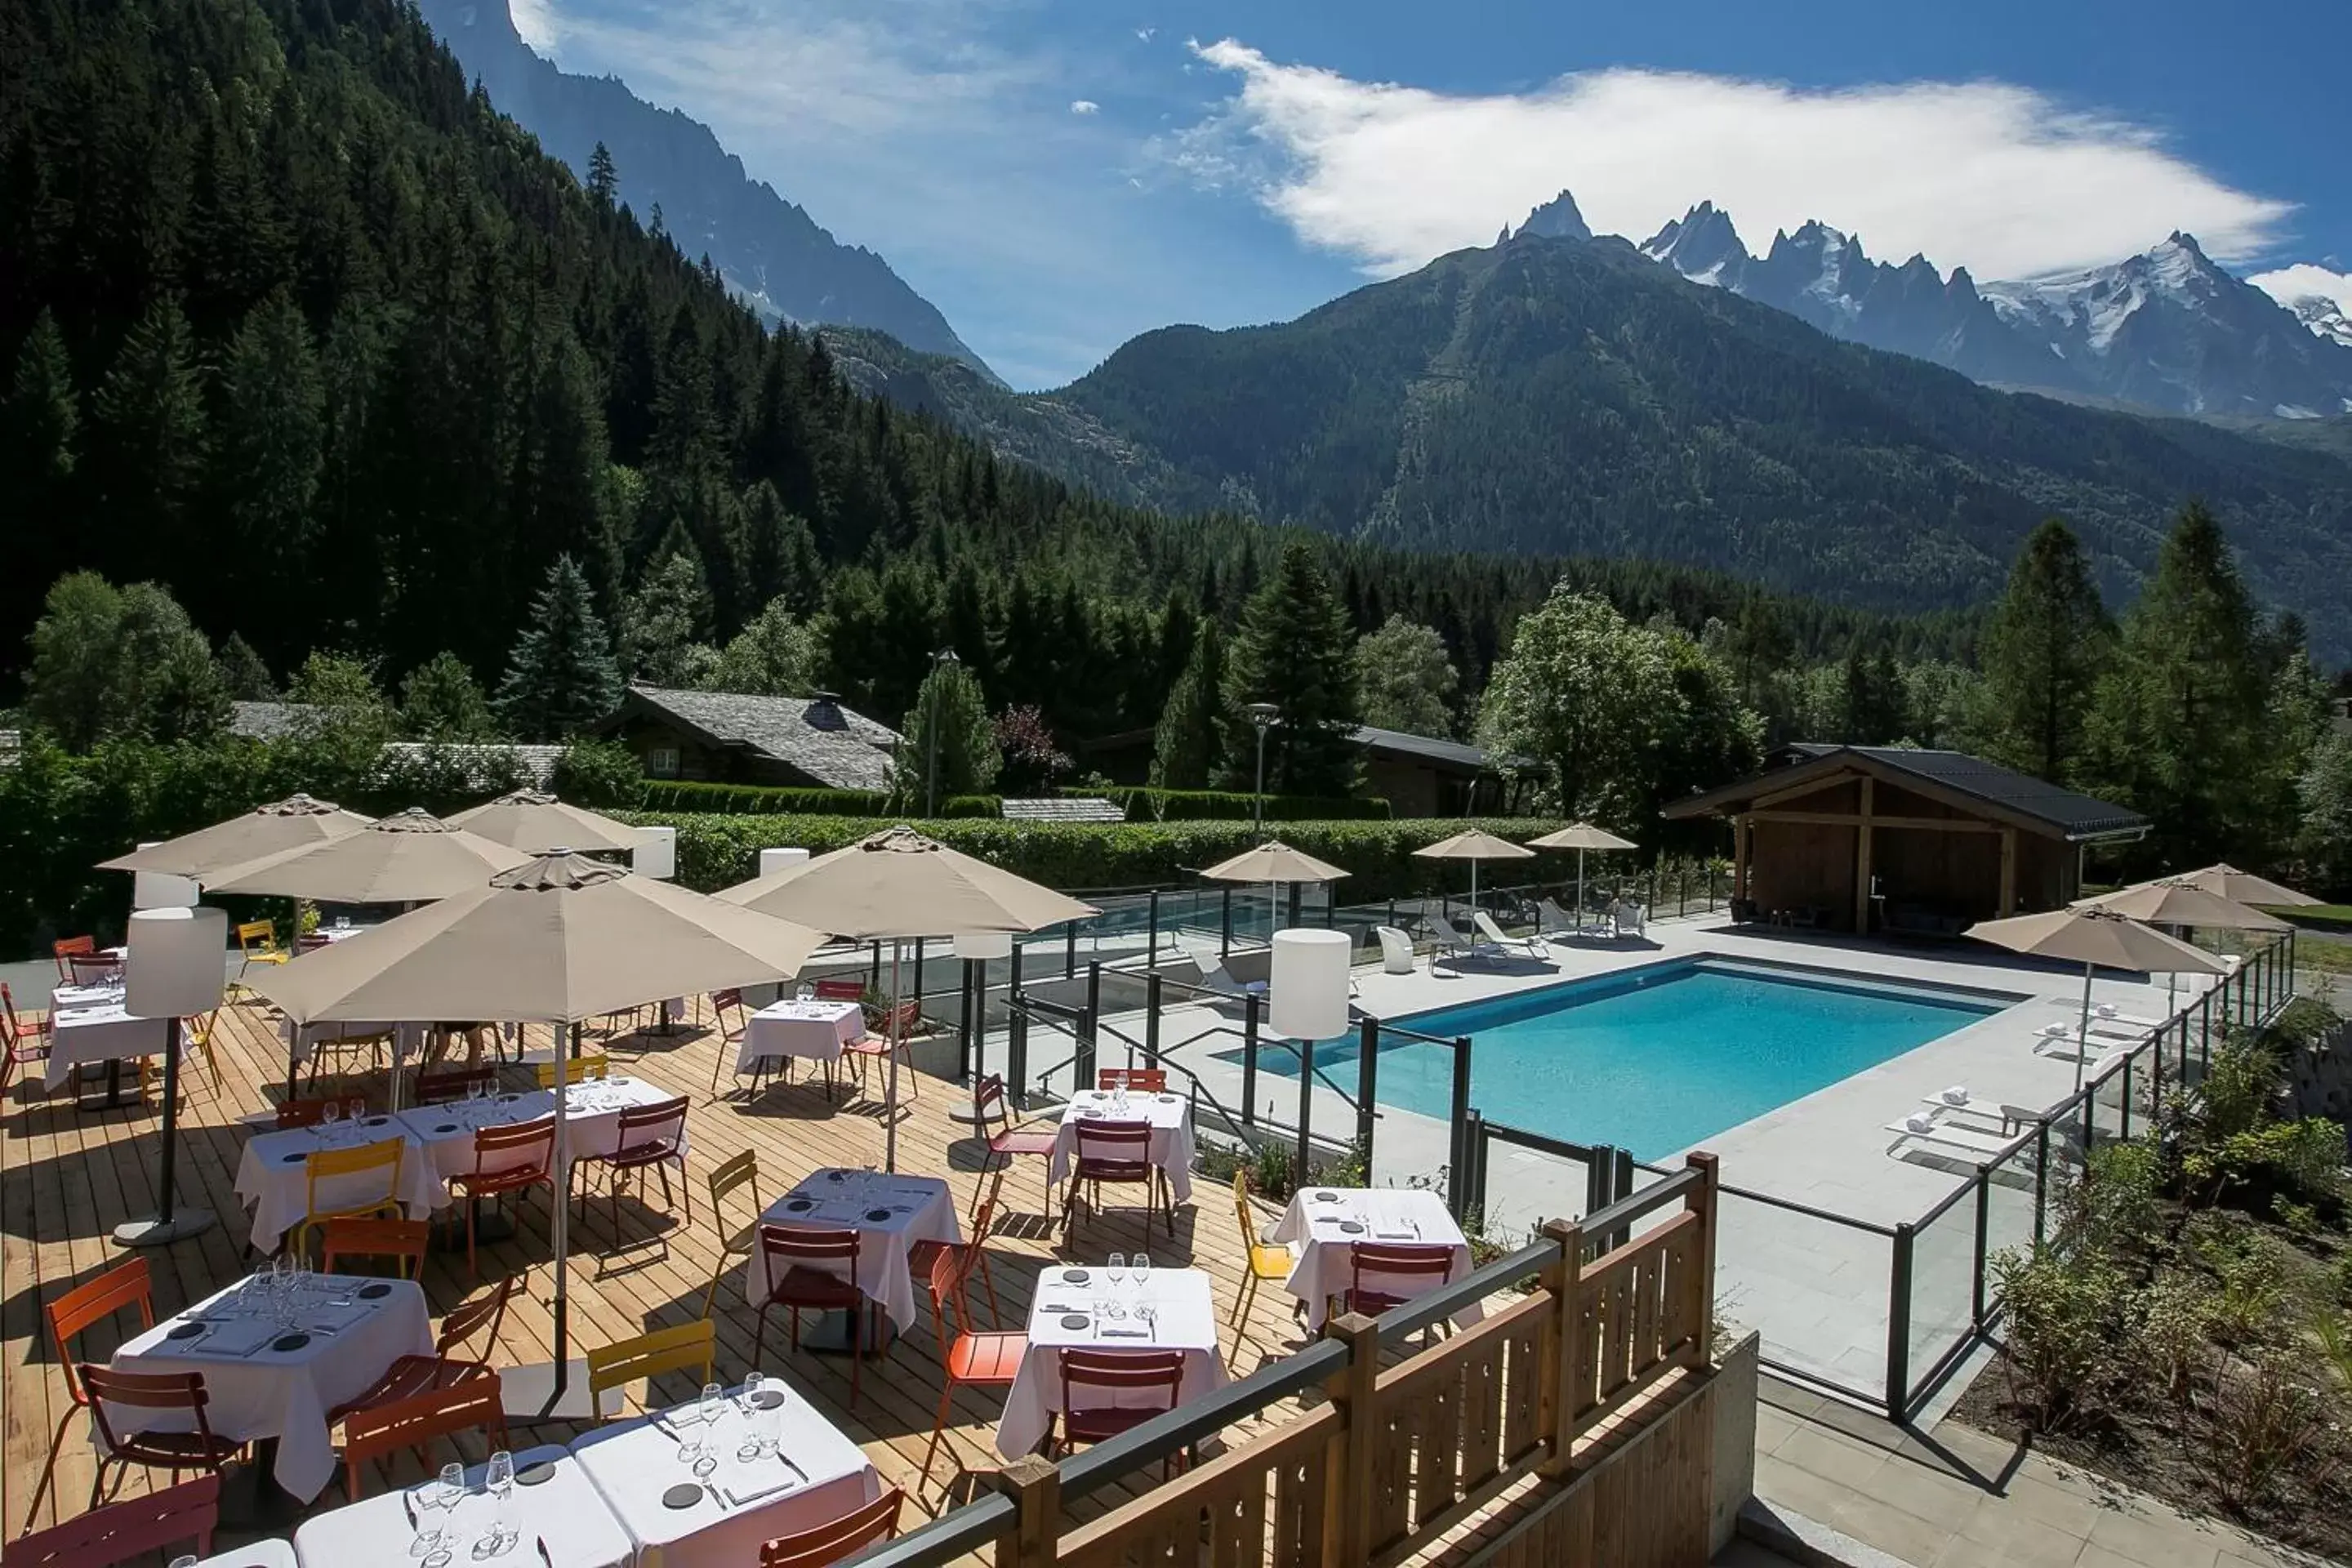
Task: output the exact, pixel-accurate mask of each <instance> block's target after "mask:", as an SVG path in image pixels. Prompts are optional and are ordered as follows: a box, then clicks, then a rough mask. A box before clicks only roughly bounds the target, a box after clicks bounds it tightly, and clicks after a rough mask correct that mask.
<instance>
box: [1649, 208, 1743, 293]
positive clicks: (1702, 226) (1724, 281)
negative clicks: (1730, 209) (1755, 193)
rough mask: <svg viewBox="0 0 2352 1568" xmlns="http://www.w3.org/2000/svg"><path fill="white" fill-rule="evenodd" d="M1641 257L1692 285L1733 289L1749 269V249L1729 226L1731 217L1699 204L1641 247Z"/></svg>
mask: <svg viewBox="0 0 2352 1568" xmlns="http://www.w3.org/2000/svg"><path fill="white" fill-rule="evenodd" d="M1642 254H1643V255H1644V256H1646V257H1648V258H1650V259H1651V260H1653V261H1662V262H1664V263H1665V264H1666V265H1667V266H1668V267H1671V268H1674V269H1675V271H1677V272H1679V273H1681V274H1682V275H1683V276H1684V277H1685V278H1687V279H1690V280H1691V281H1692V282H1694V283H1705V284H1707V285H1709V286H1711V287H1721V288H1726V289H1736V288H1737V287H1738V283H1739V275H1740V272H1741V270H1742V269H1743V268H1746V267H1747V265H1748V247H1746V246H1745V245H1743V244H1741V243H1740V240H1739V231H1738V229H1736V228H1734V227H1732V226H1731V215H1730V214H1728V213H1727V212H1724V211H1722V210H1720V209H1719V208H1717V206H1716V205H1715V204H1714V203H1713V202H1701V203H1699V204H1698V205H1696V206H1695V207H1693V208H1691V210H1690V211H1688V212H1686V213H1685V214H1684V215H1683V216H1680V217H1678V218H1674V219H1670V220H1669V221H1668V222H1667V224H1666V226H1665V227H1664V228H1662V229H1660V230H1658V232H1657V233H1655V234H1654V235H1652V236H1651V237H1649V238H1648V239H1647V240H1646V241H1644V242H1643V246H1642Z"/></svg>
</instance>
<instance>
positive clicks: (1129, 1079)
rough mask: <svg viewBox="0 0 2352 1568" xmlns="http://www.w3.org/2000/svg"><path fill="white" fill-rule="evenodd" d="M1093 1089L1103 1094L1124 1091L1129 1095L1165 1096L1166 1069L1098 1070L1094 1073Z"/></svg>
mask: <svg viewBox="0 0 2352 1568" xmlns="http://www.w3.org/2000/svg"><path fill="white" fill-rule="evenodd" d="M1095 1087H1096V1088H1097V1089H1101V1090H1102V1091H1103V1092H1105V1093H1108V1092H1109V1091H1110V1090H1112V1089H1126V1090H1128V1091H1129V1093H1131V1094H1165V1093H1167V1092H1168V1069H1167V1068H1097V1069H1096V1072H1095Z"/></svg>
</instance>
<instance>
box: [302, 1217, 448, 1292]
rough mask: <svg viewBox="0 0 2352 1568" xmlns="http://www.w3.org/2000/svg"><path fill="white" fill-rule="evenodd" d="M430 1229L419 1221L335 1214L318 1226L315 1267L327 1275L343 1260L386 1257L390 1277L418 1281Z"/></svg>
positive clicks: (430, 1236) (421, 1271)
mask: <svg viewBox="0 0 2352 1568" xmlns="http://www.w3.org/2000/svg"><path fill="white" fill-rule="evenodd" d="M432 1235H433V1227H432V1226H429V1225H427V1224H425V1222H424V1221H423V1220H421V1219H373V1218H368V1217H364V1216H362V1215H335V1216H334V1217H333V1218H331V1219H330V1220H328V1221H327V1223H326V1224H325V1225H324V1226H320V1232H319V1267H320V1269H321V1270H323V1271H324V1272H326V1273H329V1274H334V1273H338V1272H340V1270H338V1269H337V1268H336V1267H335V1265H336V1264H337V1263H338V1262H340V1261H341V1260H342V1259H343V1258H390V1259H392V1264H393V1271H394V1278H395V1279H422V1278H423V1277H424V1274H425V1244H426V1243H427V1242H428V1241H430V1240H431V1239H432Z"/></svg>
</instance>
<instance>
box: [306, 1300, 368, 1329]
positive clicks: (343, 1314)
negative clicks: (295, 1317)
mask: <svg viewBox="0 0 2352 1568" xmlns="http://www.w3.org/2000/svg"><path fill="white" fill-rule="evenodd" d="M374 1310H375V1308H374V1307H373V1306H372V1305H371V1304H370V1303H368V1302H365V1301H343V1302H338V1301H321V1302H320V1303H319V1304H318V1305H316V1306H313V1307H306V1308H304V1309H303V1310H302V1314H301V1317H300V1319H299V1322H300V1325H301V1326H302V1327H303V1328H306V1329H310V1330H313V1331H323V1332H326V1333H340V1332H341V1331H343V1330H345V1329H348V1328H350V1327H351V1326H352V1324H354V1323H356V1322H358V1321H361V1320H362V1318H365V1317H366V1316H368V1314H369V1313H371V1312H373V1311H374Z"/></svg>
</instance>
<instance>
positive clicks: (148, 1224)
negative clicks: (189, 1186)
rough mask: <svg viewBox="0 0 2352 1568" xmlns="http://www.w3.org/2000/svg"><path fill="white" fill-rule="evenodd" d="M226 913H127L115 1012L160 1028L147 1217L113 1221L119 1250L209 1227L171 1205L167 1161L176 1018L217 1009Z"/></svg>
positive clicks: (175, 1142) (174, 1128)
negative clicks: (159, 1127)
mask: <svg viewBox="0 0 2352 1568" xmlns="http://www.w3.org/2000/svg"><path fill="white" fill-rule="evenodd" d="M227 965H228V916H227V914H226V912H224V911H222V910H208V909H203V908H189V907H186V906H181V907H178V908H173V909H157V910H137V911H135V912H134V913H133V914H132V915H131V931H130V936H129V938H128V941H127V943H126V952H125V954H124V957H123V961H122V1004H123V1010H124V1011H125V1012H127V1013H129V1014H130V1015H131V1016H132V1017H134V1018H161V1019H163V1020H164V1025H163V1151H162V1154H161V1158H160V1161H159V1163H158V1168H157V1171H156V1177H155V1214H154V1216H153V1217H152V1218H150V1219H135V1220H131V1221H129V1222H128V1223H126V1224H123V1225H120V1226H116V1227H115V1230H114V1239H115V1240H117V1241H119V1242H121V1244H122V1245H123V1246H125V1247H161V1246H163V1245H165V1244H166V1243H169V1242H174V1241H178V1240H180V1239H182V1238H183V1237H191V1236H194V1235H197V1234H199V1233H200V1232H203V1231H205V1230H209V1229H211V1228H212V1224H213V1216H212V1212H211V1211H210V1210H208V1209H199V1208H184V1209H176V1210H175V1209H174V1207H173V1202H172V1198H173V1182H172V1166H173V1156H174V1154H175V1153H176V1152H177V1150H178V1146H179V1137H178V1132H179V1106H180V1020H181V1019H182V1018H184V1017H188V1016H193V1015H195V1014H199V1013H209V1012H211V1011H212V1010H213V1009H215V1008H216V1007H218V1006H219V1005H220V1002H221V992H222V990H223V989H224V982H225V981H226V975H227Z"/></svg>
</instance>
